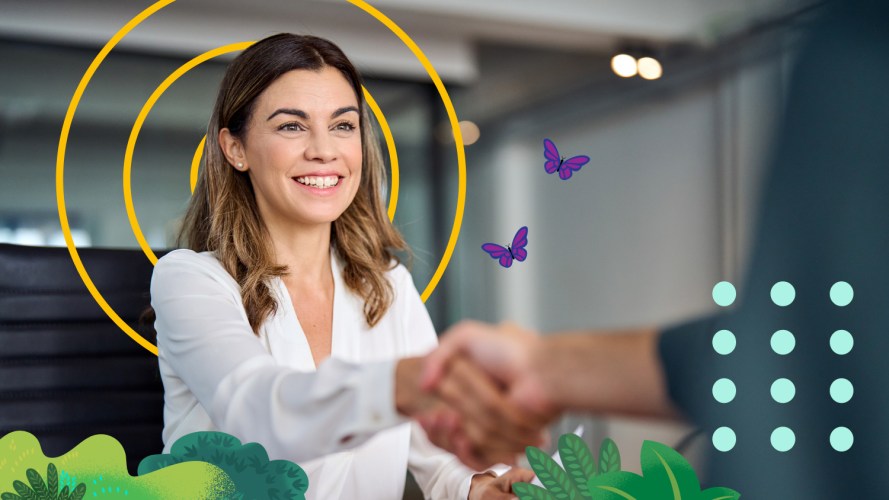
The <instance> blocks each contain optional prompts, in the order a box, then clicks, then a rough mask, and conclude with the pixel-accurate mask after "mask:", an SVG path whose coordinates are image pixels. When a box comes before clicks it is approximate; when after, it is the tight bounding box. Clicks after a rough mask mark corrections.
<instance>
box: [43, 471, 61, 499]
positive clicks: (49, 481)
mask: <svg viewBox="0 0 889 500" xmlns="http://www.w3.org/2000/svg"><path fill="white" fill-rule="evenodd" d="M46 490H47V493H48V494H47V498H48V499H49V500H56V499H57V498H58V495H59V471H58V470H56V466H55V465H53V463H52V462H50V463H49V465H48V466H46Z"/></svg>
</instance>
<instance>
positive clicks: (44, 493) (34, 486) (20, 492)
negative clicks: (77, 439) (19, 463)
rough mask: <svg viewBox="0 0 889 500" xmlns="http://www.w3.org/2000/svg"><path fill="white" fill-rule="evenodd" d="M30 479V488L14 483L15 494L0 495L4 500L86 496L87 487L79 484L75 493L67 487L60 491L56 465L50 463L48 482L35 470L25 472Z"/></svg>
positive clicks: (59, 499) (57, 499)
mask: <svg viewBox="0 0 889 500" xmlns="http://www.w3.org/2000/svg"><path fill="white" fill-rule="evenodd" d="M25 475H26V476H27V477H28V483H30V484H31V485H30V486H28V485H26V484H25V483H23V482H21V481H13V483H12V488H13V489H14V490H15V491H16V492H15V493H10V492H8V491H7V492H5V493H3V494H2V495H0V499H2V500H80V499H81V498H83V495H85V494H86V485H85V484H83V483H80V484H78V485H77V486H76V487H75V488H74V490H73V491H71V492H70V493H69V492H68V486H67V485H65V486H64V487H63V488H62V491H59V472H58V470H57V469H56V466H55V464H53V463H52V462H50V464H49V465H48V466H46V482H44V481H43V478H42V477H40V473H39V472H37V471H36V470H34V469H28V470H27V471H26V472H25Z"/></svg>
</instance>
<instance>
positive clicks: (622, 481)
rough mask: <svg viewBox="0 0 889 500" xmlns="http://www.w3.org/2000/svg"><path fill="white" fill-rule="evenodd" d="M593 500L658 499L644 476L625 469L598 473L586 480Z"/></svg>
mask: <svg viewBox="0 0 889 500" xmlns="http://www.w3.org/2000/svg"><path fill="white" fill-rule="evenodd" d="M587 485H588V486H589V489H590V493H591V494H592V497H593V500H658V497H655V496H652V495H651V491H650V488H649V487H648V485H647V484H646V481H645V478H643V477H642V476H640V475H638V474H633V473H632V472H625V471H615V472H609V473H607V474H600V475H598V476H596V477H594V478H592V479H590V480H589V481H588V482H587Z"/></svg>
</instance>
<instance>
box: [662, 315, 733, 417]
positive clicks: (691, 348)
mask: <svg viewBox="0 0 889 500" xmlns="http://www.w3.org/2000/svg"><path fill="white" fill-rule="evenodd" d="M719 318H720V316H716V315H714V316H708V317H704V318H700V319H697V320H694V321H690V322H687V323H682V324H678V325H674V326H671V327H668V328H666V329H664V330H662V331H661V335H660V339H659V341H658V354H659V355H660V359H661V363H662V366H663V369H664V376H665V377H666V382H667V391H668V393H669V396H670V399H671V400H672V401H673V403H674V404H675V405H676V406H677V407H678V408H679V409H680V410H681V411H682V412H683V414H685V416H686V417H687V418H688V419H690V420H691V421H693V422H698V423H699V421H700V416H701V411H702V410H703V409H702V408H701V404H702V400H703V401H706V398H702V397H701V395H702V394H703V395H706V394H708V393H709V392H710V389H711V388H710V385H711V384H712V383H711V382H709V381H708V380H707V379H706V378H705V377H702V376H701V375H702V372H703V371H704V370H703V368H704V366H705V365H707V364H710V362H711V361H712V358H714V357H715V356H716V354H715V353H714V351H713V348H712V346H711V339H712V338H713V334H714V333H716V331H717V330H718V328H717V325H718V323H719Z"/></svg>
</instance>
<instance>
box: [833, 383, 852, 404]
mask: <svg viewBox="0 0 889 500" xmlns="http://www.w3.org/2000/svg"><path fill="white" fill-rule="evenodd" d="M854 393H855V388H854V387H852V382H849V380H848V379H844V378H838V379H836V380H834V381H833V383H831V384H830V398H831V399H833V400H834V401H836V402H837V403H840V404H845V403H848V402H849V400H851V399H852V395H853V394H854Z"/></svg>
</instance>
